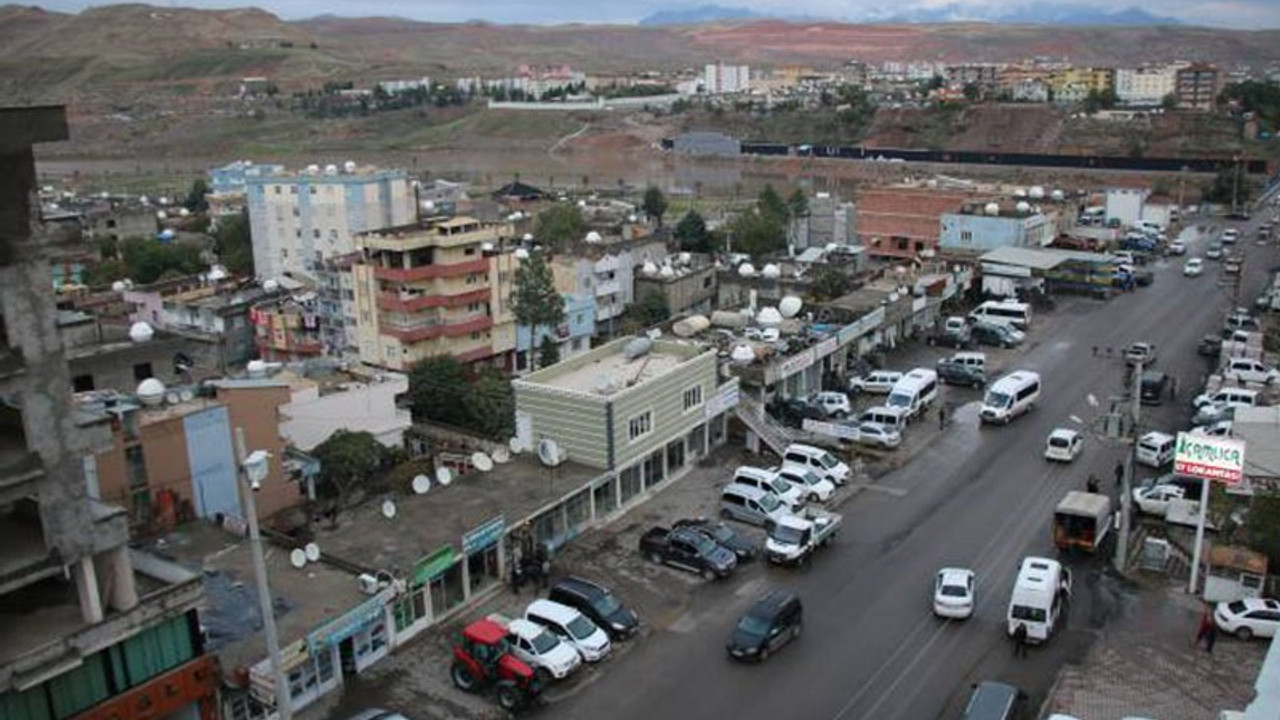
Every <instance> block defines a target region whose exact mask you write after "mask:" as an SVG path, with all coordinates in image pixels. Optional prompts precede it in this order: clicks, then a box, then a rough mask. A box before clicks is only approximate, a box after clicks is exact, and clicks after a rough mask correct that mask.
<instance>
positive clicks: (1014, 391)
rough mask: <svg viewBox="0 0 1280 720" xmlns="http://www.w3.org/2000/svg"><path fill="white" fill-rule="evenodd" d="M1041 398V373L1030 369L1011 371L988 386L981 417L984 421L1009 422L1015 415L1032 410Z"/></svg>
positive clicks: (983, 399)
mask: <svg viewBox="0 0 1280 720" xmlns="http://www.w3.org/2000/svg"><path fill="white" fill-rule="evenodd" d="M1039 399H1040V375H1039V374H1037V373H1033V372H1030V371H1029V370H1018V371H1017V372H1011V373H1009V374H1008V375H1005V376H1004V377H1002V378H1000V379H999V380H997V381H996V382H995V384H994V385H992V386H991V387H989V388H987V394H986V395H985V396H984V397H983V398H982V410H981V412H980V413H979V417H981V418H982V422H988V423H1004V424H1008V423H1009V422H1010V421H1011V420H1013V419H1014V418H1015V417H1017V416H1019V415H1021V414H1022V413H1025V412H1028V411H1030V410H1031V408H1032V407H1033V406H1034V405H1035V403H1036V401H1037V400H1039Z"/></svg>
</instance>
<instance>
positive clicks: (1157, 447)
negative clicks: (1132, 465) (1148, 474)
mask: <svg viewBox="0 0 1280 720" xmlns="http://www.w3.org/2000/svg"><path fill="white" fill-rule="evenodd" d="M1176 445H1177V441H1176V439H1175V438H1174V437H1173V436H1172V435H1167V434H1165V433H1162V432H1149V433H1147V434H1146V435H1143V436H1142V437H1141V438H1139V439H1138V447H1137V449H1135V450H1134V454H1133V459H1134V460H1136V461H1138V462H1140V463H1142V464H1143V465H1148V466H1150V467H1153V468H1161V467H1164V466H1165V465H1168V464H1169V463H1171V462H1173V451H1174V447H1175V446H1176Z"/></svg>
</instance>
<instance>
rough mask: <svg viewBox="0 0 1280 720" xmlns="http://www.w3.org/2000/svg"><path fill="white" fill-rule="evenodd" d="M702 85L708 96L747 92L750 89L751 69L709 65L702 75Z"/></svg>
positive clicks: (720, 64)
mask: <svg viewBox="0 0 1280 720" xmlns="http://www.w3.org/2000/svg"><path fill="white" fill-rule="evenodd" d="M702 83H703V88H704V90H705V91H706V93H707V94H708V95H726V94H730V93H740V92H747V91H748V90H750V89H751V67H750V66H749V65H725V64H724V63H723V62H715V63H710V64H708V65H707V67H706V69H705V71H704V72H703V74H702Z"/></svg>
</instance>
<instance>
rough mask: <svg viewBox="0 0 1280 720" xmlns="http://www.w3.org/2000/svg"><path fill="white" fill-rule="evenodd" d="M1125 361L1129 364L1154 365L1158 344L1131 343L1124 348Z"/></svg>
mask: <svg viewBox="0 0 1280 720" xmlns="http://www.w3.org/2000/svg"><path fill="white" fill-rule="evenodd" d="M1124 361H1125V363H1127V364H1129V365H1136V364H1138V363H1142V364H1143V365H1147V366H1150V365H1154V364H1155V362H1156V346H1155V345H1152V344H1151V343H1148V342H1135V343H1130V344H1129V347H1127V348H1125V349H1124Z"/></svg>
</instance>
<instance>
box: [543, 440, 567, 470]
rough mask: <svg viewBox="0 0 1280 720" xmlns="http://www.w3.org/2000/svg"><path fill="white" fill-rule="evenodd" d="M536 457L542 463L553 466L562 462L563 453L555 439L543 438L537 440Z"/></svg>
mask: <svg viewBox="0 0 1280 720" xmlns="http://www.w3.org/2000/svg"><path fill="white" fill-rule="evenodd" d="M538 459H539V460H541V461H542V464H543V465H546V466H548V467H555V466H557V465H559V464H560V463H562V462H564V454H563V452H562V451H561V450H560V446H559V445H557V444H556V441H555V440H551V439H549V438H543V439H542V440H539V441H538Z"/></svg>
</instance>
